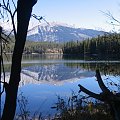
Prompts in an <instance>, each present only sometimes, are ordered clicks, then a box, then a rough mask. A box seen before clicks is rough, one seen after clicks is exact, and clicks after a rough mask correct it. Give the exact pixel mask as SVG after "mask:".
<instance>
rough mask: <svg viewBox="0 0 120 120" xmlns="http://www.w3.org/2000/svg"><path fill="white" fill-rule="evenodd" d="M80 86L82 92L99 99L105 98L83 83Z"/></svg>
mask: <svg viewBox="0 0 120 120" xmlns="http://www.w3.org/2000/svg"><path fill="white" fill-rule="evenodd" d="M78 86H79V87H80V90H81V91H82V92H84V93H86V94H88V95H89V96H91V97H93V98H96V99H98V100H103V99H102V98H101V96H100V95H99V94H96V93H93V92H91V91H89V90H88V89H86V88H84V87H83V86H82V85H80V84H79V85H78Z"/></svg>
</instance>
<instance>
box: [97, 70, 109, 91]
mask: <svg viewBox="0 0 120 120" xmlns="http://www.w3.org/2000/svg"><path fill="white" fill-rule="evenodd" d="M96 78H97V81H98V84H99V86H100V88H101V90H102V91H103V92H105V93H110V91H109V89H108V88H107V87H106V86H105V84H104V83H103V80H102V78H101V75H100V72H99V70H96Z"/></svg>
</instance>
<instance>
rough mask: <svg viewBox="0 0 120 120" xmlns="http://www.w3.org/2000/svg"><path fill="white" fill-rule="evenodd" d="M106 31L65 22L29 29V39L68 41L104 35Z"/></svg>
mask: <svg viewBox="0 0 120 120" xmlns="http://www.w3.org/2000/svg"><path fill="white" fill-rule="evenodd" d="M104 33H105V32H104V31H97V30H93V29H82V28H75V27H72V26H68V25H63V24H46V25H42V24H41V25H38V26H35V27H33V28H32V29H30V30H29V31H28V37H27V39H28V40H31V41H54V42H68V41H71V40H74V41H76V40H78V41H81V40H84V39H87V38H92V37H97V36H98V35H103V34H104Z"/></svg>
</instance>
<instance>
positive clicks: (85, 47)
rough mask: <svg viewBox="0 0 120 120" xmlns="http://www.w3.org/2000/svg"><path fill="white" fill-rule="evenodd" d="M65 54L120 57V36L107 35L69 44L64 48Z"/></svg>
mask: <svg viewBox="0 0 120 120" xmlns="http://www.w3.org/2000/svg"><path fill="white" fill-rule="evenodd" d="M63 53H64V54H81V55H93V56H95V55H96V56H112V55H116V56H118V55H120V34H116V33H114V34H105V35H104V36H98V37H97V38H92V39H87V40H85V41H82V42H68V43H66V44H65V45H64V48H63Z"/></svg>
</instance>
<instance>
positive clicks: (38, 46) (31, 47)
mask: <svg viewBox="0 0 120 120" xmlns="http://www.w3.org/2000/svg"><path fill="white" fill-rule="evenodd" d="M62 46H63V45H62V44H58V43H54V42H33V41H26V44H25V48H24V54H31V53H38V54H44V53H46V51H47V50H48V49H51V50H53V49H56V51H61V50H62ZM13 48H14V40H13V41H12V42H10V44H9V45H8V48H7V49H6V53H13Z"/></svg>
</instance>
